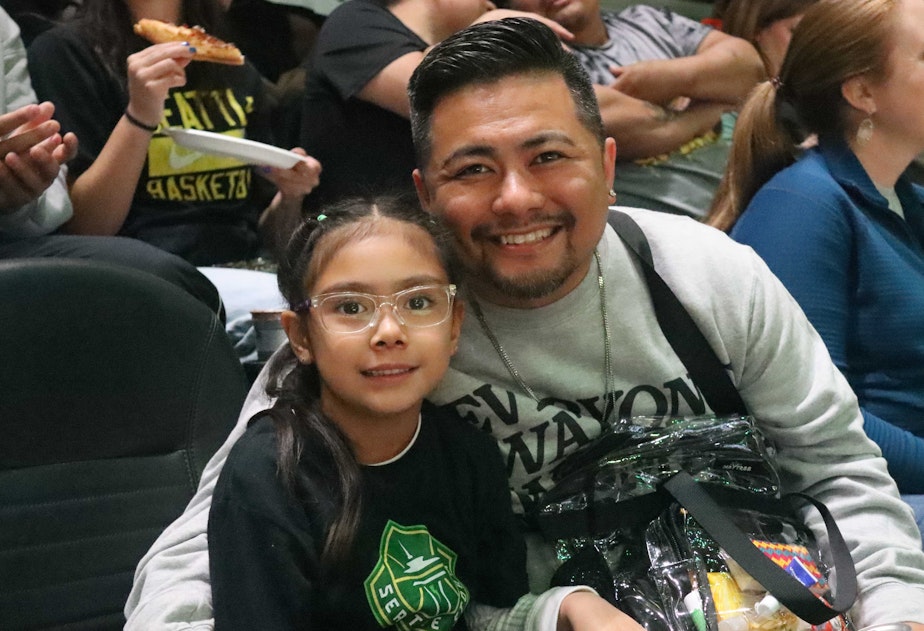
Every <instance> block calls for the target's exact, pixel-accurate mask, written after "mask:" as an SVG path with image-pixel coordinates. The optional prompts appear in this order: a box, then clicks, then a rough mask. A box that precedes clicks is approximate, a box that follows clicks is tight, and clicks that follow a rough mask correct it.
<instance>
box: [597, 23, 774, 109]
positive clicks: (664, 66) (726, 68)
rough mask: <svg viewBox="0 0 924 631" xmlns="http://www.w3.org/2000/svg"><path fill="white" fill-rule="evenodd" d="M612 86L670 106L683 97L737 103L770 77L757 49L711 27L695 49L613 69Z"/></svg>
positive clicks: (639, 97)
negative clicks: (676, 56) (683, 55)
mask: <svg viewBox="0 0 924 631" xmlns="http://www.w3.org/2000/svg"><path fill="white" fill-rule="evenodd" d="M613 74H614V75H615V77H616V81H615V82H614V83H613V87H614V88H616V89H617V90H619V91H620V92H623V93H625V94H628V95H629V96H634V97H635V98H638V99H643V100H645V101H650V102H652V103H657V104H659V105H667V104H669V103H671V102H672V101H674V100H675V99H677V98H679V97H686V98H688V99H690V100H692V101H694V102H696V101H712V102H718V103H724V104H725V105H726V106H728V107H731V108H736V107H738V105H740V103H741V102H742V101H743V100H744V98H745V97H747V95H748V93H749V92H750V91H751V89H752V88H753V87H754V86H755V85H756V84H757V83H758V82H759V81H761V80H763V79H764V78H765V71H764V65H763V62H762V61H761V59H760V55H759V54H758V52H757V49H756V48H754V46H752V45H751V44H750V43H749V42H747V41H746V40H743V39H741V38H738V37H732V36H730V35H726V34H725V33H722V32H720V31H712V32H710V33H709V34H708V35H706V37H705V38H704V39H703V41H702V43H701V44H700V45H699V48H697V50H696V53H695V54H693V55H689V56H687V57H679V58H677V59H653V60H648V61H639V62H637V63H634V64H629V65H626V66H622V67H619V68H613Z"/></svg>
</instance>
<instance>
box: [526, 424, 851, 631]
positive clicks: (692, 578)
mask: <svg viewBox="0 0 924 631" xmlns="http://www.w3.org/2000/svg"><path fill="white" fill-rule="evenodd" d="M774 454H775V450H774V448H773V446H772V445H770V444H769V443H768V442H767V441H766V440H765V439H764V437H763V436H762V435H761V434H760V432H759V431H758V430H757V428H756V426H755V424H754V421H753V419H752V418H751V417H747V416H731V417H716V416H697V417H692V418H690V417H687V418H663V417H641V418H632V419H628V420H623V421H620V422H618V423H616V424H615V425H613V426H612V427H611V428H610V430H609V431H608V432H607V433H606V434H605V435H604V436H602V437H601V438H600V439H599V440H597V441H595V442H594V443H593V444H591V445H589V446H588V447H585V448H584V449H583V450H581V451H579V452H577V453H575V454H574V455H572V456H571V457H569V458H568V459H567V460H566V461H565V462H563V463H562V464H561V465H560V466H559V467H558V468H557V469H556V471H555V472H554V473H553V479H555V480H556V486H555V488H554V489H552V490H551V491H550V492H549V493H547V494H546V497H545V498H544V501H543V503H542V506H541V507H540V508H539V510H538V513H537V515H536V517H537V519H536V521H537V523H538V525H539V527H540V528H541V529H542V530H543V532H544V534H545V535H546V538H547V539H549V540H552V541H554V542H555V548H556V553H557V556H558V559H559V561H560V562H561V565H560V567H559V568H558V571H557V572H556V574H555V576H554V577H553V584H555V585H573V584H582V585H590V586H591V587H594V588H595V589H596V590H597V591H598V593H600V594H601V595H602V596H604V597H606V598H607V599H608V600H610V602H612V603H613V604H615V605H616V606H617V607H619V608H620V609H622V610H623V611H624V612H626V613H627V614H629V615H630V616H632V617H633V618H634V619H635V620H637V621H638V622H640V623H641V624H642V626H644V627H645V628H646V629H647V630H648V631H807V630H809V629H811V625H808V624H807V623H804V622H802V621H801V620H799V619H798V618H797V617H795V616H794V615H793V614H791V613H789V612H788V611H787V610H786V609H785V607H782V606H780V605H779V603H774V600H775V599H773V597H772V596H769V595H768V594H767V592H766V590H763V588H762V587H760V586H759V584H757V583H756V582H755V581H753V579H751V580H750V582H748V581H747V580H746V577H747V575H746V573H744V572H743V570H741V568H740V567H739V566H737V564H735V562H734V561H733V560H731V559H730V558H729V557H728V555H727V554H725V553H724V551H723V550H721V548H719V547H718V546H717V544H716V543H715V541H713V540H712V538H711V537H710V536H709V535H708V534H707V533H706V532H705V531H704V530H703V529H702V528H700V527H699V525H698V524H697V523H696V521H695V520H693V519H692V517H690V516H689V515H688V514H687V513H686V511H684V510H683V509H681V508H680V507H679V505H677V504H676V503H673V501H672V498H670V497H669V496H667V495H666V494H665V493H664V492H663V491H662V490H661V485H662V484H663V483H664V482H665V481H666V480H667V479H669V478H671V477H672V476H674V475H675V474H677V473H678V472H681V471H685V472H687V473H689V474H690V475H691V476H692V477H693V479H694V480H695V481H696V482H698V483H701V484H706V485H709V486H711V487H714V488H717V489H722V490H725V491H727V492H729V493H738V494H741V495H742V496H745V495H746V496H749V497H758V498H770V499H778V498H779V489H780V485H779V474H778V472H777V470H776V467H775V465H774ZM732 514H733V519H734V520H735V521H736V523H737V525H738V526H739V528H740V529H741V530H742V531H743V532H745V533H747V534H748V535H749V536H750V537H751V539H752V541H754V542H765V543H766V544H767V546H768V549H769V547H772V546H777V552H778V553H779V554H780V555H782V556H785V554H788V555H789V556H790V557H792V559H791V560H790V563H792V564H794V565H792V567H793V568H794V569H793V571H796V569H797V568H799V569H806V568H807V573H808V575H810V576H811V580H812V589H813V591H814V592H815V593H817V594H818V595H819V596H822V597H823V596H824V595H825V594H826V593H827V592H826V590H827V583H826V581H827V568H826V566H825V565H824V564H823V563H822V562H821V561H820V559H819V558H818V557H819V555H818V554H817V549H816V548H815V547H814V546H815V544H814V540H813V539H812V538H811V534H810V533H808V532H807V531H806V530H805V529H804V528H801V527H800V525H799V524H798V523H796V522H795V521H792V520H787V519H784V518H783V517H781V516H780V515H779V514H764V513H761V512H760V511H759V510H735V511H732ZM786 546H790V547H788V548H787V547H786ZM784 553H785V554H784ZM793 559H795V560H793ZM774 560H776V559H774ZM781 566H782V565H781ZM802 566H805V567H802ZM804 574H805V573H803V575H804ZM805 580H806V581H809V579H808V578H806V579H805ZM755 585H756V587H755ZM761 590H763V591H761ZM825 627H826V628H824V631H844V630H847V631H852V628H851V626H850V623H849V621H848V620H846V619H845V618H844V617H839V618H835V619H834V620H833V621H832V622H830V623H828V624H827V625H825Z"/></svg>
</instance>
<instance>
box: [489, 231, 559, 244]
mask: <svg viewBox="0 0 924 631" xmlns="http://www.w3.org/2000/svg"><path fill="white" fill-rule="evenodd" d="M551 234H552V229H551V228H543V229H542V230H536V231H535V232H527V233H526V234H502V235H501V236H500V242H501V243H502V244H503V245H521V244H523V243H535V242H536V241H542V240H543V239H546V238H548V237H549V235H551Z"/></svg>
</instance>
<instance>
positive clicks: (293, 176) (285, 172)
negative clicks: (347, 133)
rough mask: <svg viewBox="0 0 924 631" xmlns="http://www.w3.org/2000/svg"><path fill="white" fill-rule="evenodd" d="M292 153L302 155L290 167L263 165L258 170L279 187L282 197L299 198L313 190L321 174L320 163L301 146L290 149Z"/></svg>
mask: <svg viewBox="0 0 924 631" xmlns="http://www.w3.org/2000/svg"><path fill="white" fill-rule="evenodd" d="M292 151H293V152H294V153H297V154H299V155H301V156H304V158H302V160H300V161H299V162H298V163H296V165H295V166H294V167H292V168H290V169H279V168H274V167H265V168H263V169H259V172H260V173H261V174H262V175H263V176H264V177H266V179H268V180H269V181H270V182H272V183H273V184H275V185H276V188H278V189H279V195H280V196H281V197H282V198H283V199H297V200H299V201H301V199H302V198H303V197H304V196H305V195H307V194H308V193H310V192H311V191H312V190H314V187H316V186H317V185H318V182H319V181H320V176H321V163H320V162H318V161H317V160H315V159H314V158H312V157H311V156H309V155H308V154H307V153H305V150H304V149H302V148H301V147H295V148H293V149H292Z"/></svg>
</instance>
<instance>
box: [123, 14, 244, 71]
mask: <svg viewBox="0 0 924 631" xmlns="http://www.w3.org/2000/svg"><path fill="white" fill-rule="evenodd" d="M135 32H136V33H137V34H138V35H140V36H141V37H143V38H145V39H146V40H148V41H149V42H152V43H154V44H163V43H164V42H189V45H190V46H192V47H193V48H195V49H196V52H195V54H194V55H193V59H195V60H198V61H211V62H215V63H219V64H230V65H232V66H240V65H242V64H243V63H244V55H243V54H241V51H240V49H239V48H238V47H237V46H235V45H234V44H231V43H229V42H226V41H224V40H221V39H218V38H217V37H215V36H214V35H209V34H208V33H206V32H205V29H204V28H202V27H201V26H185V25H184V26H177V25H176V24H172V23H170V22H161V21H160V20H151V19H148V18H144V19H141V20H138V23H137V24H135Z"/></svg>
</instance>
